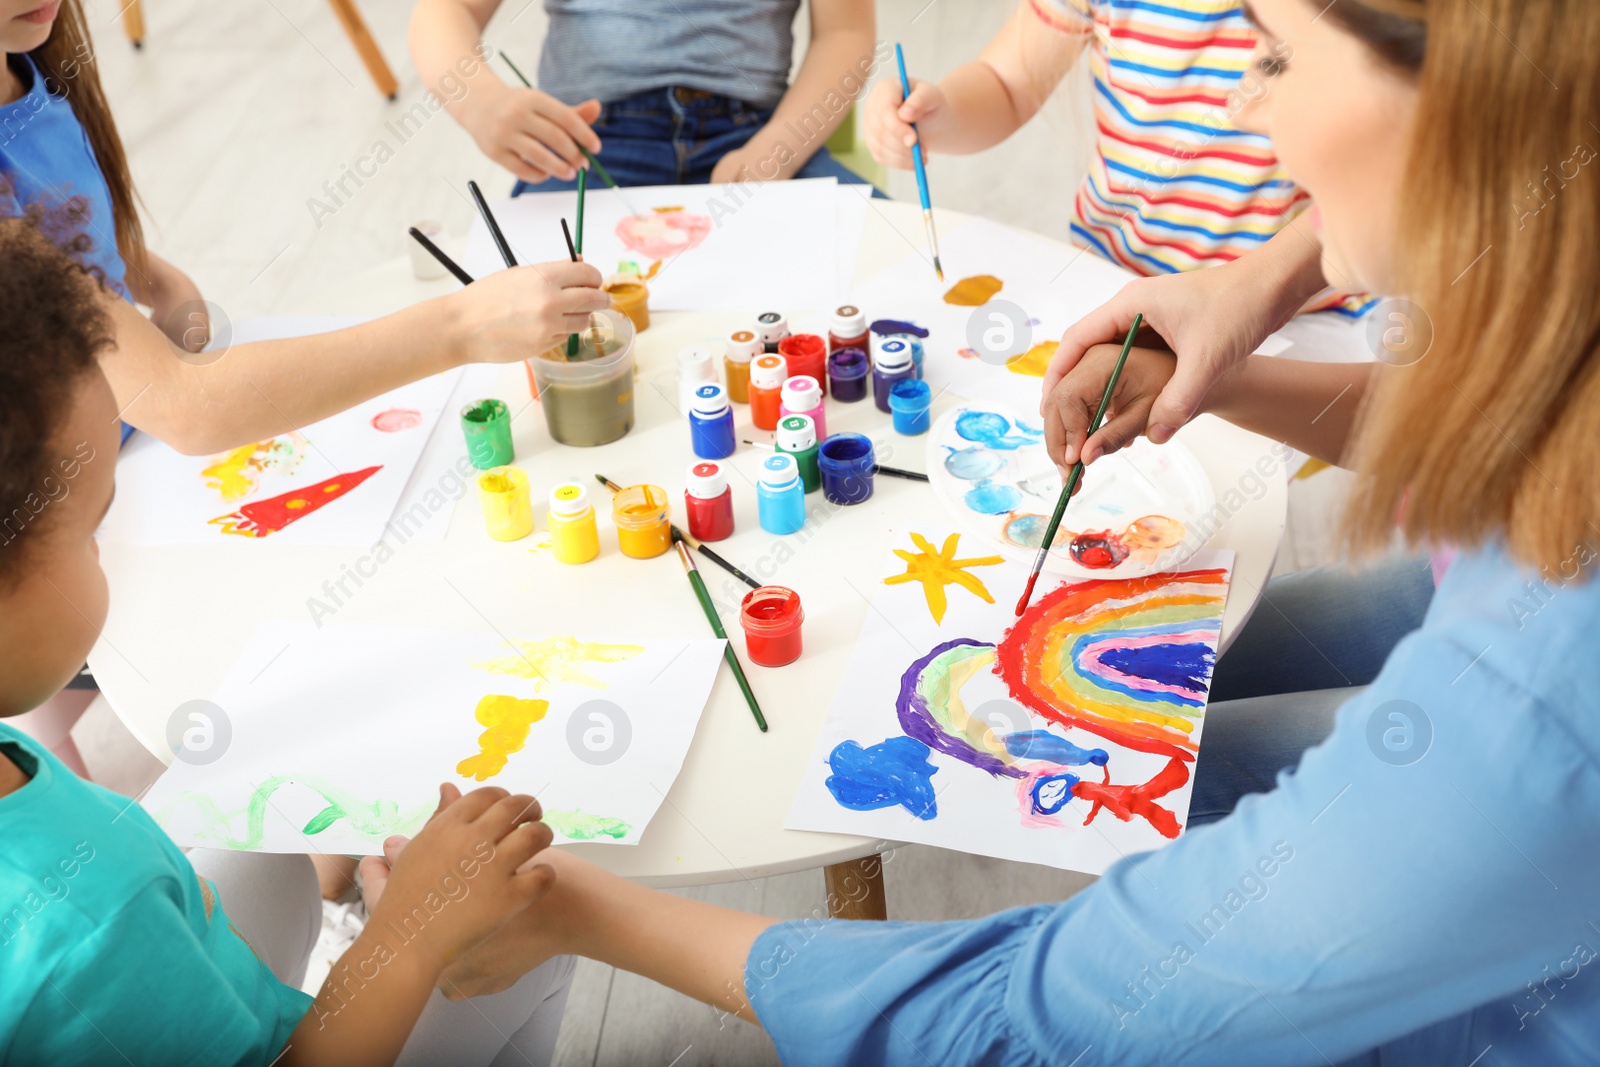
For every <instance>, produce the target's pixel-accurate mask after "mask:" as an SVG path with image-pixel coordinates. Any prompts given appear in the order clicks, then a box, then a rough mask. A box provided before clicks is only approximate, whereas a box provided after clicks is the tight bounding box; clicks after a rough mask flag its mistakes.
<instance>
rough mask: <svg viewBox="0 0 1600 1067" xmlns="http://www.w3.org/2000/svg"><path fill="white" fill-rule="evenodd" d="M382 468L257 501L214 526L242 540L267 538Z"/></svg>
mask: <svg viewBox="0 0 1600 1067" xmlns="http://www.w3.org/2000/svg"><path fill="white" fill-rule="evenodd" d="M382 469H383V468H382V467H381V466H379V467H367V468H366V469H364V470H359V471H353V472H351V473H349V474H336V475H334V476H333V477H332V478H326V479H324V480H323V481H320V482H318V483H317V484H315V485H308V486H306V487H305V488H303V489H291V490H289V491H288V492H287V493H279V494H278V495H277V496H273V497H268V498H267V499H265V500H255V501H252V502H251V503H248V504H245V505H244V506H243V507H241V508H240V509H239V510H238V511H234V512H230V513H229V514H227V515H219V516H218V517H216V518H214V519H212V520H211V525H213V526H221V527H222V532H223V533H229V534H238V535H239V536H241V537H266V536H267V535H268V534H275V533H277V532H278V531H279V530H281V529H283V528H284V527H285V526H287V525H289V524H290V523H291V522H294V521H295V520H296V519H303V518H305V517H306V516H307V515H309V514H311V513H312V512H313V511H316V510H317V509H318V508H320V507H322V506H323V505H324V504H327V503H329V502H330V501H334V500H338V499H339V498H340V497H342V496H344V495H345V494H346V493H348V492H349V491H350V490H352V489H354V488H355V487H356V486H358V485H360V484H361V483H362V482H364V481H366V480H367V479H368V478H370V477H372V476H373V475H374V474H376V473H378V472H379V471H380V470H382Z"/></svg>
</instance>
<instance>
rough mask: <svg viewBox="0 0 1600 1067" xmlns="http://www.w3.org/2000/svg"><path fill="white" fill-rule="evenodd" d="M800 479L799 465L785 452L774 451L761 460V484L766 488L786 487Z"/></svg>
mask: <svg viewBox="0 0 1600 1067" xmlns="http://www.w3.org/2000/svg"><path fill="white" fill-rule="evenodd" d="M799 480H800V465H799V464H798V463H796V462H795V461H794V457H793V456H791V455H789V453H787V452H774V453H773V454H772V455H770V456H768V457H767V458H766V459H764V460H762V461H761V484H762V485H764V486H766V487H767V488H768V489H787V488H789V486H790V485H791V484H793V483H796V482H798V481H799Z"/></svg>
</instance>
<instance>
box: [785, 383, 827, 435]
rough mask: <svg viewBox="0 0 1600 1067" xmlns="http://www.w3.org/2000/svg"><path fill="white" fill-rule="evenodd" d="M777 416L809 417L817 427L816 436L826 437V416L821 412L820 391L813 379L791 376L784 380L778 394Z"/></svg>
mask: <svg viewBox="0 0 1600 1067" xmlns="http://www.w3.org/2000/svg"><path fill="white" fill-rule="evenodd" d="M778 399H779V403H778V416H779V418H782V417H783V416H784V415H809V416H810V417H811V421H812V423H814V424H815V425H816V427H817V436H818V437H826V436H828V416H827V415H826V414H825V413H824V411H823V403H822V390H821V389H820V388H818V387H817V381H816V379H815V378H811V377H807V376H804V375H798V374H797V375H792V376H790V377H789V378H786V379H784V382H783V392H782V393H781V394H779V398H778Z"/></svg>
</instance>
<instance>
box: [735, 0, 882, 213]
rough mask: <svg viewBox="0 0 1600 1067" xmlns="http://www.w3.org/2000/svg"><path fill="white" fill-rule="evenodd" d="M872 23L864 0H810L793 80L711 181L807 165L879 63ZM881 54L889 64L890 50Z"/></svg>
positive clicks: (784, 174)
mask: <svg viewBox="0 0 1600 1067" xmlns="http://www.w3.org/2000/svg"><path fill="white" fill-rule="evenodd" d="M873 27H874V19H873V11H872V4H871V3H869V2H865V0H811V40H810V42H809V43H808V44H807V45H806V55H805V58H804V59H803V60H801V62H800V69H799V71H797V72H796V73H795V76H794V81H793V82H791V83H790V85H789V88H788V91H786V92H785V93H784V94H783V99H782V100H780V101H778V106H777V108H776V109H775V110H774V111H773V113H772V118H771V119H770V120H769V121H768V122H767V124H766V125H765V126H763V127H762V128H761V129H760V130H758V131H757V132H756V135H755V136H754V137H752V138H750V140H749V141H748V142H746V143H745V145H744V147H742V148H738V149H735V150H734V151H732V152H729V153H728V154H727V155H725V156H723V157H722V158H721V159H720V160H718V161H717V164H716V166H714V167H713V168H712V169H711V180H712V181H714V182H732V181H774V180H778V179H783V178H791V177H793V176H794V174H795V172H796V171H798V170H799V169H800V168H801V167H803V166H805V164H806V161H807V160H808V159H810V158H811V157H812V156H813V155H814V154H816V151H817V149H819V148H821V147H822V144H823V142H824V141H826V140H827V139H828V135H829V134H831V133H833V131H834V128H835V127H837V126H838V125H839V123H840V122H842V121H844V116H845V114H846V113H847V112H848V111H849V109H850V105H851V104H852V103H853V102H854V100H855V98H856V97H857V96H858V95H860V93H861V90H862V88H863V87H865V85H866V83H867V78H868V76H869V75H870V74H871V73H872V69H873V65H874V64H875V63H882V62H883V59H884V56H883V55H879V56H876V57H875V56H874V54H873V44H872V34H873ZM885 54H887V55H888V56H889V61H890V62H891V63H892V62H893V52H892V50H889V51H887V52H886V53H885ZM796 131H800V132H799V133H797V132H796Z"/></svg>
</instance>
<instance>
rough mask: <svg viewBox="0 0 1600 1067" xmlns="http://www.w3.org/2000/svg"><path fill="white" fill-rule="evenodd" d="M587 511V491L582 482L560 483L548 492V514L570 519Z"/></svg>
mask: <svg viewBox="0 0 1600 1067" xmlns="http://www.w3.org/2000/svg"><path fill="white" fill-rule="evenodd" d="M588 510H589V490H587V489H585V488H584V487H583V483H582V482H562V483H561V484H560V485H558V486H556V487H555V488H554V489H552V490H550V514H552V515H564V516H567V517H568V518H571V517H572V516H574V515H582V514H583V513H584V512H586V511H588Z"/></svg>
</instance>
